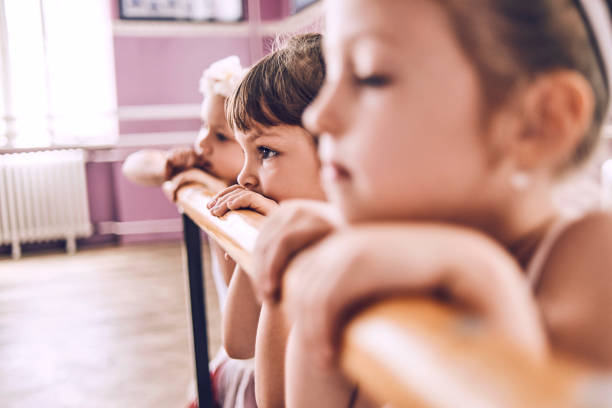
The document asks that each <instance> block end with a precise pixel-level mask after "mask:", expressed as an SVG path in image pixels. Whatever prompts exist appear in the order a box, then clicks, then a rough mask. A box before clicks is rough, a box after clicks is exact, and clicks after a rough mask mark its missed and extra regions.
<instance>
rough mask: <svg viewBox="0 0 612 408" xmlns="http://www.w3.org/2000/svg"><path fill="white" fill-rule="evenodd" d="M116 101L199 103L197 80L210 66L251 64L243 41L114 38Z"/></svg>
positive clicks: (203, 38) (223, 39)
mask: <svg viewBox="0 0 612 408" xmlns="http://www.w3.org/2000/svg"><path fill="white" fill-rule="evenodd" d="M114 43H115V66H116V68H115V70H116V77H117V101H118V104H119V106H124V105H155V104H175V103H178V104H181V103H199V102H200V101H201V100H202V94H201V93H200V92H199V89H198V88H199V85H198V84H199V80H200V77H201V76H202V71H203V70H204V69H205V68H206V67H208V66H209V65H210V64H211V63H212V62H214V61H216V60H219V59H221V58H223V57H227V56H228V55H232V54H235V55H238V56H239V57H240V59H241V61H244V62H243V63H248V62H250V54H249V40H248V38H246V37H175V38H163V37H162V38H159V37H153V38H144V37H140V38H139V37H116V38H115V41H114Z"/></svg>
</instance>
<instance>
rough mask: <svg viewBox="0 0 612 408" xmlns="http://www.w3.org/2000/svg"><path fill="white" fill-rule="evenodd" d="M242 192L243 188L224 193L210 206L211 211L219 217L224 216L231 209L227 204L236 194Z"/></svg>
mask: <svg viewBox="0 0 612 408" xmlns="http://www.w3.org/2000/svg"><path fill="white" fill-rule="evenodd" d="M241 193H242V190H241V189H235V190H233V191H230V192H228V193H226V194H224V195H223V196H221V197H219V198H218V199H217V200H216V201H215V203H214V205H213V206H212V207H211V208H210V213H211V214H212V215H215V216H217V217H220V216H222V215H223V214H225V213H226V212H228V211H229V210H230V209H229V208H228V206H227V203H228V202H229V201H230V200H231V199H232V198H233V197H235V196H236V195H239V194H241Z"/></svg>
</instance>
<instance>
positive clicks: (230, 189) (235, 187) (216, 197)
mask: <svg viewBox="0 0 612 408" xmlns="http://www.w3.org/2000/svg"><path fill="white" fill-rule="evenodd" d="M242 189H243V187H242V186H241V185H239V184H234V185H233V186H229V187H228V188H226V189H224V190H222V191H220V192H218V193H217V194H215V195H214V197H213V198H212V200H210V201H209V202H208V204H206V207H207V208H208V209H210V208H212V207H213V206H215V204H216V203H217V202H218V201H219V199H220V198H221V197H223V196H226V195H227V194H230V193H231V192H233V191H236V190H242Z"/></svg>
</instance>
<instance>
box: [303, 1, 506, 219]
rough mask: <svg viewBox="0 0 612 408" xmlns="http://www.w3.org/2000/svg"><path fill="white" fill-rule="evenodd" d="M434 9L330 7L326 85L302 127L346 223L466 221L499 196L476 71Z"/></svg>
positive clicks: (407, 4)
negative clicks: (316, 143)
mask: <svg viewBox="0 0 612 408" xmlns="http://www.w3.org/2000/svg"><path fill="white" fill-rule="evenodd" d="M436 3H437V2H434V1H431V0H411V1H405V0H352V1H344V0H328V2H327V6H328V12H327V36H326V40H325V41H326V43H325V47H326V63H327V78H326V83H325V85H324V87H323V89H322V90H321V92H320V93H319V96H318V97H317V99H316V100H315V102H314V103H313V105H311V107H309V109H308V110H307V111H306V113H305V115H304V121H305V123H306V125H307V127H308V128H309V130H310V131H311V132H313V133H314V134H319V135H320V155H321V161H322V179H323V184H324V187H325V190H326V192H327V194H328V198H329V199H330V200H331V201H332V202H334V203H335V204H337V205H339V206H340V209H341V210H342V212H343V213H344V214H345V215H346V217H347V218H348V220H351V221H357V220H366V219H385V218H388V219H398V218H400V219H401V218H411V219H413V218H422V219H434V218H435V219H438V220H439V219H443V220H455V219H464V218H465V217H469V216H470V215H471V214H474V213H476V212H477V211H478V212H479V211H480V210H482V208H483V206H485V205H490V203H489V204H487V202H490V200H492V199H494V198H493V197H495V196H496V194H497V193H498V192H496V191H495V190H494V189H493V188H492V183H491V180H490V178H492V177H493V175H492V174H491V168H490V167H491V164H490V162H491V158H490V157H488V154H487V152H486V149H485V143H484V142H483V140H484V139H483V138H484V134H483V133H484V132H483V127H484V125H483V124H482V118H481V114H480V112H481V111H482V105H483V101H482V99H481V93H480V89H479V81H478V79H477V75H476V71H475V69H474V68H473V67H472V65H471V64H470V63H469V61H468V60H467V58H466V57H465V56H464V54H463V53H462V51H461V48H460V46H459V44H458V41H457V39H456V37H455V35H454V33H453V31H452V29H451V26H450V23H449V21H448V20H447V18H446V15H445V14H444V12H443V10H442V9H441V8H440V7H439V6H437V4H436Z"/></svg>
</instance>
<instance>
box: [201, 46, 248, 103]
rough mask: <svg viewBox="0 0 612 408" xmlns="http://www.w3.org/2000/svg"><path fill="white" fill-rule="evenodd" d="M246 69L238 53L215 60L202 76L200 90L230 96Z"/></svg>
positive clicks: (205, 92)
mask: <svg viewBox="0 0 612 408" xmlns="http://www.w3.org/2000/svg"><path fill="white" fill-rule="evenodd" d="M245 71H246V70H245V69H244V68H242V65H240V58H238V57H237V56H236V55H232V56H231V57H227V58H223V59H222V60H219V61H217V62H213V63H212V64H211V65H210V67H208V69H206V70H204V73H203V74H202V78H200V92H202V93H203V94H204V95H221V96H223V97H225V98H228V97H229V96H230V95H231V94H232V92H233V90H234V88H235V87H236V86H237V85H238V83H239V82H240V80H241V79H242V77H243V75H244V73H245Z"/></svg>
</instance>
